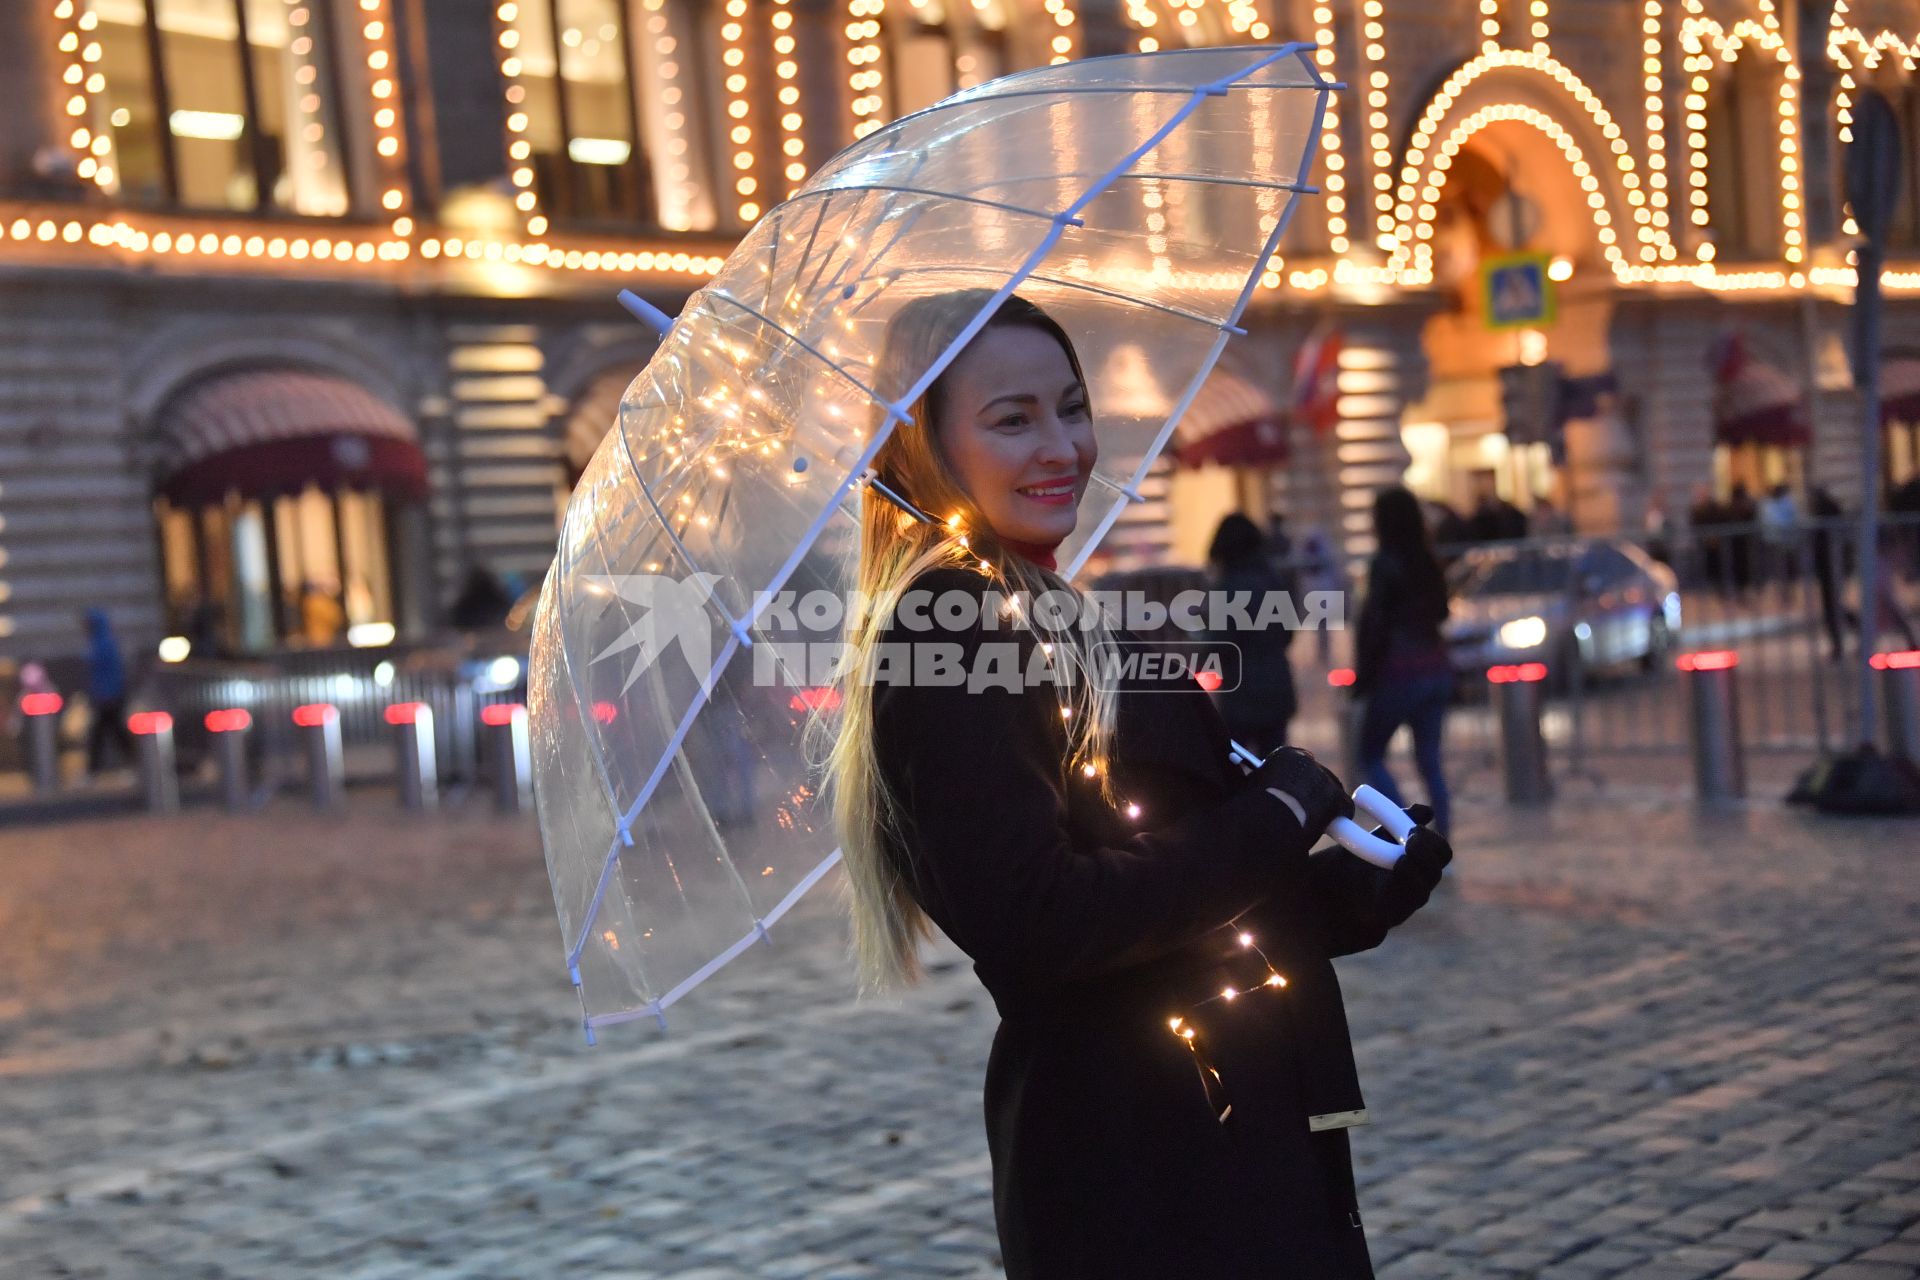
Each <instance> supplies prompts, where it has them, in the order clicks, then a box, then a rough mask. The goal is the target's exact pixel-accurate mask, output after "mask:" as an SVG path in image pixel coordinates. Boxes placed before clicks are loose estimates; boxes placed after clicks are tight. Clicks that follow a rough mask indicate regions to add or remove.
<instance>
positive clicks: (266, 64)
mask: <svg viewBox="0 0 1920 1280" xmlns="http://www.w3.org/2000/svg"><path fill="white" fill-rule="evenodd" d="M328 4H329V0H92V5H91V9H90V10H89V15H90V16H91V17H92V18H94V19H96V20H97V23H98V26H97V30H98V33H99V40H100V45H101V66H102V74H103V75H104V77H105V79H106V87H105V91H104V92H103V93H102V94H101V95H100V107H101V110H102V111H103V112H104V113H105V117H106V118H105V119H104V120H103V121H101V122H100V125H101V128H102V131H103V132H104V133H105V135H106V136H107V137H109V138H111V139H112V148H113V149H112V152H111V154H110V155H109V156H108V157H106V158H105V159H104V163H105V164H106V165H107V166H108V170H109V172H110V174H111V175H112V181H111V182H110V183H108V185H109V187H110V188H113V189H117V190H118V191H119V193H120V194H121V195H123V196H124V197H126V198H128V199H132V200H137V201H142V202H148V203H172V204H178V205H182V206H185V207H188V208H197V209H233V210H240V211H245V212H252V211H256V210H280V211H284V212H287V213H297V214H305V215H309V216H316V217H334V216H339V215H341V214H344V213H346V212H347V210H348V206H349V192H348V188H347V179H346V168H345V164H344V160H343V156H342V149H341V144H342V137H341V128H340V123H339V114H338V96H339V95H338V84H337V81H336V79H335V46H334V38H333V33H334V24H333V15H332V12H331V10H330V9H329V8H328Z"/></svg>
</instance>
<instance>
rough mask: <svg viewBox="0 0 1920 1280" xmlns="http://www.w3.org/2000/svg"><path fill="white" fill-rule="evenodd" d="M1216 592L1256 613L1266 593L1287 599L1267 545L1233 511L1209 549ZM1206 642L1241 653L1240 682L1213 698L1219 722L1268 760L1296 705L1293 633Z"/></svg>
mask: <svg viewBox="0 0 1920 1280" xmlns="http://www.w3.org/2000/svg"><path fill="white" fill-rule="evenodd" d="M1207 563H1208V564H1209V565H1211V566H1212V568H1213V575H1214V586H1215V588H1216V589H1218V590H1220V591H1222V592H1225V593H1227V594H1228V595H1229V596H1231V595H1233V594H1234V593H1236V592H1237V593H1240V594H1242V595H1243V596H1244V597H1245V598H1247V599H1249V600H1250V601H1251V602H1252V603H1251V604H1250V606H1249V607H1250V608H1252V609H1255V610H1258V609H1259V607H1260V601H1261V600H1262V599H1263V598H1264V597H1265V596H1266V595H1267V594H1268V593H1269V592H1277V593H1281V594H1287V595H1291V594H1292V593H1293V588H1294V583H1293V582H1292V581H1290V580H1289V579H1290V576H1291V575H1283V574H1282V573H1281V572H1280V571H1279V570H1278V569H1275V568H1274V566H1273V562H1272V561H1271V560H1269V559H1268V558H1267V540H1266V539H1265V538H1264V537H1263V536H1261V533H1260V526H1259V525H1256V524H1255V523H1254V522H1253V521H1252V520H1250V519H1248V518H1247V517H1246V516H1245V515H1242V514H1241V513H1240V512H1238V511H1235V512H1233V513H1231V514H1230V515H1227V516H1226V517H1224V518H1223V519H1222V520H1221V521H1220V525H1219V527H1218V528H1216V529H1215V530H1214V531H1213V542H1212V543H1211V544H1210V545H1209V546H1208V547H1207ZM1208 639H1210V640H1215V641H1220V642H1224V643H1227V644H1232V645H1235V646H1237V647H1238V649H1239V651H1240V658H1239V667H1240V671H1239V676H1240V678H1239V682H1238V684H1236V685H1235V686H1234V687H1233V688H1230V689H1222V690H1221V691H1220V693H1219V694H1218V695H1217V702H1218V705H1219V707H1220V716H1221V719H1222V720H1224V721H1225V722H1226V726H1227V731H1228V732H1229V733H1231V734H1232V735H1233V737H1234V740H1235V741H1236V742H1239V743H1240V744H1241V745H1242V746H1245V747H1249V748H1251V749H1252V750H1254V751H1256V752H1258V753H1259V754H1261V755H1263V756H1264V755H1266V754H1267V753H1268V752H1270V751H1272V750H1273V749H1274V748H1275V747H1278V746H1279V745H1280V744H1282V743H1284V742H1285V741H1286V740H1287V721H1289V720H1291V719H1293V713H1294V712H1295V711H1296V710H1298V708H1299V703H1298V700H1297V698H1296V696H1295V694H1294V689H1293V665H1292V664H1291V663H1289V662H1288V661H1287V646H1288V645H1290V644H1292V643H1293V631H1292V630H1291V629H1290V628H1287V627H1262V628H1260V629H1258V630H1251V629H1247V628H1237V629H1234V630H1226V631H1217V632H1213V633H1212V634H1210V635H1209V636H1208Z"/></svg>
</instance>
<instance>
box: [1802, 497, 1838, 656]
mask: <svg viewBox="0 0 1920 1280" xmlns="http://www.w3.org/2000/svg"><path fill="white" fill-rule="evenodd" d="M1807 514H1808V515H1809V516H1810V517H1811V518H1812V521H1813V539H1812V548H1811V549H1812V552H1813V580H1814V584H1815V585H1816V586H1817V587H1818V588H1819V590H1820V619H1821V621H1822V623H1824V624H1825V626H1826V630H1827V659H1828V661H1830V662H1838V661H1839V660H1840V655H1841V652H1842V650H1843V649H1844V648H1845V647H1846V646H1845V634H1844V633H1845V626H1846V624H1845V621H1844V617H1845V610H1844V609H1843V607H1842V605H1841V600H1840V594H1841V593H1840V583H1841V582H1842V581H1843V580H1844V579H1845V577H1846V574H1847V566H1846V530H1845V528H1844V526H1843V525H1842V518H1843V516H1844V514H1845V513H1844V512H1842V511H1841V509H1840V504H1839V503H1838V502H1837V501H1835V500H1834V496H1833V494H1831V493H1829V492H1828V491H1827V489H1826V487H1825V486H1824V485H1815V486H1814V488H1813V491H1812V492H1811V493H1810V494H1808V495H1807Z"/></svg>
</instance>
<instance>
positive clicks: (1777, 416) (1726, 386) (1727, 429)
mask: <svg viewBox="0 0 1920 1280" xmlns="http://www.w3.org/2000/svg"><path fill="white" fill-rule="evenodd" d="M1709 364H1710V365H1711V366H1712V369H1713V383H1714V391H1713V438H1714V439H1715V440H1716V441H1718V442H1719V443H1721V444H1729V445H1739V444H1766V445H1779V446H1784V447H1788V448H1798V447H1800V446H1803V445H1805V444H1806V443H1807V442H1808V441H1809V440H1810V439H1811V438H1812V434H1813V433H1812V431H1811V429H1810V428H1809V426H1808V423H1807V407H1806V403H1805V401H1804V400H1803V399H1802V398H1801V394H1800V384H1799V382H1798V381H1796V380H1795V379H1794V378H1792V377H1790V376H1789V375H1788V374H1787V373H1786V372H1784V371H1783V370H1781V369H1780V368H1778V367H1777V366H1774V365H1771V364H1768V363H1767V362H1766V361H1764V360H1760V359H1757V358H1755V357H1754V356H1753V355H1752V354H1751V353H1750V352H1749V351H1748V350H1747V345H1746V342H1745V341H1744V340H1743V339H1742V338H1741V337H1740V336H1739V335H1738V334H1722V335H1721V337H1720V338H1719V340H1718V341H1716V342H1715V343H1714V345H1713V351H1712V354H1711V356H1710V357H1709Z"/></svg>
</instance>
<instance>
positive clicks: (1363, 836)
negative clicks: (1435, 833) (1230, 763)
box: [1232, 742, 1418, 870]
mask: <svg viewBox="0 0 1920 1280" xmlns="http://www.w3.org/2000/svg"><path fill="white" fill-rule="evenodd" d="M1232 750H1233V757H1234V759H1235V760H1237V761H1239V762H1240V764H1241V765H1243V766H1244V767H1246V768H1248V769H1254V768H1258V767H1259V765H1260V757H1259V756H1257V755H1255V754H1254V753H1253V752H1251V751H1249V750H1247V749H1246V748H1245V747H1243V746H1241V745H1240V744H1239V743H1237V742H1236V743H1233V744H1232ZM1353 807H1354V808H1355V809H1357V810H1359V811H1360V812H1361V813H1364V814H1366V815H1367V816H1368V817H1369V818H1372V819H1373V820H1374V821H1375V822H1377V823H1379V824H1380V825H1381V826H1382V827H1384V828H1386V832H1387V834H1388V835H1390V836H1392V837H1393V840H1382V839H1381V838H1380V837H1379V836H1376V835H1375V834H1373V832H1371V831H1368V830H1367V829H1366V828H1365V827H1363V826H1361V825H1360V824H1359V823H1357V822H1355V821H1354V820H1353V819H1352V818H1335V819H1334V820H1333V821H1332V822H1330V823H1328V824H1327V834H1328V835H1329V836H1332V837H1333V839H1334V840H1335V842H1337V843H1338V844H1339V845H1340V846H1341V847H1342V848H1344V849H1347V850H1348V851H1349V852H1351V853H1352V854H1353V856H1354V857H1356V858H1360V859H1363V860H1365V861H1367V862H1371V863H1372V864H1373V865H1374V866H1376V867H1380V868H1382V869H1383V870H1387V869H1391V868H1392V866H1393V864H1394V863H1396V862H1398V861H1400V855H1401V854H1402V853H1404V852H1405V851H1406V845H1405V843H1404V842H1405V841H1406V838H1407V837H1408V836H1409V835H1411V834H1412V833H1413V829H1414V827H1415V826H1416V825H1418V824H1417V823H1415V822H1414V820H1413V818H1412V817H1411V816H1409V815H1408V814H1407V812H1406V811H1405V810H1404V809H1402V808H1401V807H1400V806H1399V805H1397V804H1395V803H1394V802H1393V801H1391V800H1389V799H1387V798H1386V797H1385V796H1383V795H1381V794H1380V792H1378V791H1376V790H1375V789H1374V788H1372V787H1370V786H1368V785H1367V784H1366V783H1364V782H1363V783H1361V784H1360V785H1359V786H1358V787H1357V788H1355V790H1354V793H1353ZM1395 840H1397V841H1401V842H1402V843H1399V844H1395V843H1394V841H1395Z"/></svg>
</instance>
